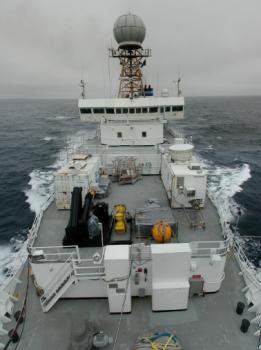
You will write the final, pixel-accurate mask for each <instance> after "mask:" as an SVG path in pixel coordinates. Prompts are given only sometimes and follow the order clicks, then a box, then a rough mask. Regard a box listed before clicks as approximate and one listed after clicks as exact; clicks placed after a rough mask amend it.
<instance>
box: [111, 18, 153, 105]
mask: <svg viewBox="0 0 261 350" xmlns="http://www.w3.org/2000/svg"><path fill="white" fill-rule="evenodd" d="M113 33H114V37H115V40H116V41H117V43H118V44H119V46H118V49H114V48H110V49H109V54H110V57H113V58H118V59H119V61H120V65H121V73H120V85H119V92H118V97H120V98H131V99H132V98H134V97H138V96H143V95H144V87H143V81H142V67H144V66H145V65H146V58H148V57H151V50H149V49H143V47H142V42H143V40H144V38H145V33H146V29H145V26H144V23H143V21H142V20H141V19H140V17H138V16H136V15H133V14H128V15H123V16H120V17H119V18H118V20H117V21H116V23H115V24H114V28H113Z"/></svg>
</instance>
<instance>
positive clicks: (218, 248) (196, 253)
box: [190, 240, 229, 258]
mask: <svg viewBox="0 0 261 350" xmlns="http://www.w3.org/2000/svg"><path fill="white" fill-rule="evenodd" d="M190 247H191V250H192V257H194V258H196V257H210V256H212V255H214V254H218V255H225V254H226V253H227V251H228V249H229V240H226V241H206V242H204V241H202V242H200V241H197V242H190Z"/></svg>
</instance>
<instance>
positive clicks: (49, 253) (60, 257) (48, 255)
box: [30, 245, 81, 262]
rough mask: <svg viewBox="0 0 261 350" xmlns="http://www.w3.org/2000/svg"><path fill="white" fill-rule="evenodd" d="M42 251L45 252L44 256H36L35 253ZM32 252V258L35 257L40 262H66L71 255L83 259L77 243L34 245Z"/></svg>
mask: <svg viewBox="0 0 261 350" xmlns="http://www.w3.org/2000/svg"><path fill="white" fill-rule="evenodd" d="M41 251H42V252H43V256H42V258H41V259H39V260H38V259H37V256H35V257H34V254H35V253H36V252H41ZM30 253H31V254H32V259H34V258H35V260H36V261H38V262H64V261H65V260H67V258H68V257H70V256H72V257H73V259H77V260H78V261H80V260H81V258H80V251H79V247H78V246H77V245H70V246H47V247H32V248H30Z"/></svg>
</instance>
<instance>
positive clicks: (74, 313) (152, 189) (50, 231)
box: [9, 176, 257, 350]
mask: <svg viewBox="0 0 261 350" xmlns="http://www.w3.org/2000/svg"><path fill="white" fill-rule="evenodd" d="M148 198H157V199H158V202H159V204H160V205H161V206H167V205H168V200H167V197H166V194H165V191H164V188H163V186H162V182H161V180H160V177H158V176H147V177H143V179H142V180H141V181H139V182H137V183H136V184H134V185H125V186H120V185H118V184H116V183H113V184H112V190H111V194H110V195H109V197H108V198H105V199H104V200H105V201H107V202H108V203H109V205H110V209H111V208H112V206H113V205H114V204H117V203H125V204H126V206H127V208H128V210H129V211H130V213H131V214H132V215H133V214H134V211H135V208H137V207H143V205H144V202H145V201H146V200H147V199H148ZM203 213H204V217H205V220H206V229H205V230H193V229H191V228H190V225H189V223H188V220H187V216H186V213H185V212H184V210H180V209H179V210H174V216H175V218H176V220H177V221H178V223H179V241H180V242H190V241H200V240H221V239H222V233H221V227H220V224H219V217H218V215H217V212H216V209H215V208H214V206H213V205H212V204H211V202H210V201H209V200H207V202H206V207H205V209H204V210H203ZM68 219H69V211H58V210H57V209H56V208H55V205H54V203H52V204H51V206H50V207H49V208H48V209H47V210H46V212H45V214H44V216H43V219H42V223H41V226H40V229H39V233H38V238H37V240H36V243H35V245H36V246H47V245H48V246H50V245H61V242H62V238H63V236H64V228H65V226H66V225H67V222H68ZM93 249H95V248H81V249H80V252H81V255H82V256H83V257H84V256H85V255H88V254H89V253H90V252H92V251H93ZM238 272H239V270H238V267H237V264H236V262H235V260H234V257H233V255H231V256H230V255H229V256H228V259H227V263H226V268H225V273H226V278H225V280H224V281H223V284H222V287H221V290H220V291H219V292H218V293H214V294H207V295H205V297H199V296H198V297H193V298H191V299H189V307H188V309H187V310H185V311H169V312H152V311H151V298H150V297H146V298H133V305H132V312H131V313H130V314H124V315H123V316H122V322H121V328H120V332H119V337H118V341H117V344H116V347H115V349H117V350H127V349H135V342H136V339H137V337H138V336H142V335H145V334H146V333H147V332H149V331H162V330H165V331H166V330H168V331H171V332H173V331H174V332H175V333H176V335H177V337H178V338H179V340H180V342H181V344H182V347H183V349H184V350H195V349H200V350H204V349H205V350H210V349H211V350H221V349H222V350H224V349H226V350H246V349H248V350H250V349H256V342H257V340H256V338H255V337H254V336H253V333H254V331H255V329H254V327H253V326H252V325H251V326H250V328H249V330H248V333H246V334H244V333H242V332H241V331H240V324H241V321H242V319H243V318H247V319H251V318H252V317H253V316H252V315H249V314H248V313H247V312H246V311H245V312H244V314H243V315H242V316H239V315H237V314H236V312H235V309H236V304H237V302H238V301H244V299H243V295H242V293H241V289H242V288H243V286H244V284H243V280H242V277H241V276H239V275H238ZM26 276H27V269H24V271H23V273H22V277H21V279H22V281H23V282H24V283H22V284H20V285H19V287H18V289H19V292H20V294H21V295H24V294H25V288H26ZM29 285H30V288H29V294H28V302H27V312H26V322H25V327H24V331H23V336H22V338H21V341H20V344H19V347H18V349H27V350H35V349H38V350H42V349H49V350H64V349H71V350H73V348H72V347H70V342H71V335H72V334H73V333H74V332H75V331H78V332H79V331H80V330H81V329H82V328H83V326H84V323H85V322H94V323H95V324H96V325H97V327H98V329H100V330H102V331H104V332H105V333H106V334H108V335H110V336H113V337H115V334H116V330H117V326H118V322H119V318H120V315H117V314H116V315H115V314H114V315H111V314H110V313H109V307H108V301H107V299H60V300H59V301H58V302H57V303H56V304H55V305H54V307H53V308H52V309H51V310H50V311H49V312H47V313H43V312H42V309H41V307H40V302H39V298H38V297H37V296H36V292H35V288H34V287H33V284H32V281H31V280H29ZM22 301H23V298H21V300H20V301H19V302H18V303H17V304H16V309H21V304H22ZM12 326H13V325H12V324H9V327H10V329H11V328H12ZM21 327H22V326H20V328H19V329H21ZM19 333H20V332H19ZM14 348H15V344H14V345H13V344H12V345H11V346H10V349H14ZM105 349H113V346H112V345H109V346H108V347H106V348H105Z"/></svg>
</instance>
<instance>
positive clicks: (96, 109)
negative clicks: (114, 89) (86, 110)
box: [93, 108, 104, 114]
mask: <svg viewBox="0 0 261 350" xmlns="http://www.w3.org/2000/svg"><path fill="white" fill-rule="evenodd" d="M93 113H95V114H102V113H104V108H93Z"/></svg>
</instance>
